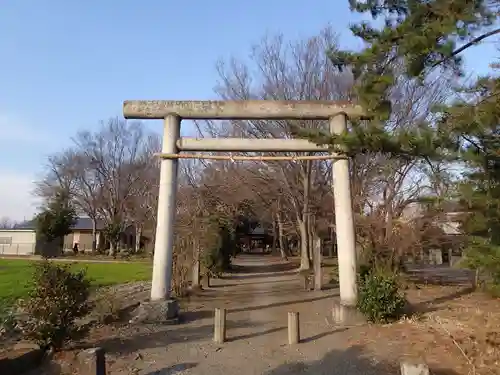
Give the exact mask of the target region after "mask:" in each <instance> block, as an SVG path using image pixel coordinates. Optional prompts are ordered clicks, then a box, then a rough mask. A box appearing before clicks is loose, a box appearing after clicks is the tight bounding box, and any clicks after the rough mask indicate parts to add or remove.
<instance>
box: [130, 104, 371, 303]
mask: <svg viewBox="0 0 500 375" xmlns="http://www.w3.org/2000/svg"><path fill="white" fill-rule="evenodd" d="M123 114H124V117H125V118H126V119H163V120H164V130H163V143H162V155H161V157H162V161H161V168H160V189H159V196H158V218H157V225H156V238H155V247H154V265H153V280H152V286H151V301H152V302H154V301H157V302H161V301H169V299H170V287H171V278H172V267H173V263H172V259H173V246H174V239H173V236H174V220H175V212H176V190H177V173H178V159H179V158H182V155H179V153H180V152H181V151H192V152H195V151H206V152H209V151H219V152H323V153H324V152H325V151H327V150H328V148H327V147H326V146H318V145H316V144H314V143H312V142H310V141H308V140H304V139H244V138H202V139H195V138H182V137H180V127H181V121H182V119H198V120H199V119H205V120H222V119H224V120H257V119H259V120H328V121H329V123H330V132H332V133H341V132H343V131H345V130H346V129H347V118H348V117H351V118H359V117H362V116H364V112H363V109H362V108H361V107H360V106H359V105H355V104H352V103H349V102H334V101H272V100H250V101H169V100H150V101H146V100H137V101H136V100H132V101H125V102H124V104H123ZM276 159H278V158H276ZM297 159H298V158H297ZM332 159H333V158H332ZM333 176H334V177H333V178H335V182H334V184H333V192H334V199H335V226H336V233H337V247H338V263H339V284H340V301H341V305H343V306H346V307H353V306H354V305H355V304H356V302H357V286H356V250H355V233H354V222H353V211H352V197H351V187H350V177H349V160H348V159H347V158H337V160H335V161H334V162H333Z"/></svg>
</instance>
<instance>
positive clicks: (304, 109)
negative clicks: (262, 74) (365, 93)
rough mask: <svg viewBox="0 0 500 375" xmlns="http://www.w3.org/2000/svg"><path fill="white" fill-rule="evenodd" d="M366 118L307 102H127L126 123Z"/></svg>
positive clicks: (340, 104)
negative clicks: (173, 119)
mask: <svg viewBox="0 0 500 375" xmlns="http://www.w3.org/2000/svg"><path fill="white" fill-rule="evenodd" d="M341 113H343V114H345V115H346V116H347V117H350V118H367V117H368V116H367V115H366V113H365V112H364V111H363V108H362V107H361V106H360V105H358V104H355V103H352V102H347V101H306V100H290V101H288V100H287V101H285V100H230V101H211V100H206V101H203V100H181V101H178V100H127V101H125V102H123V115H124V117H125V118H126V119H163V118H165V117H166V116H168V115H177V116H179V117H180V118H182V119H206V120H223V119H226V120H258V119H259V120H288V119H290V120H292V119H295V120H327V119H329V118H331V117H334V116H335V115H338V114H341Z"/></svg>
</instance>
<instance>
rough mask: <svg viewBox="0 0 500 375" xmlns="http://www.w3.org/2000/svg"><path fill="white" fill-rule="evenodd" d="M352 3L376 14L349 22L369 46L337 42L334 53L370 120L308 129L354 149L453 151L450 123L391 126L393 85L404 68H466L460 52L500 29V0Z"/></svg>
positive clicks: (418, 153)
mask: <svg viewBox="0 0 500 375" xmlns="http://www.w3.org/2000/svg"><path fill="white" fill-rule="evenodd" d="M349 4H350V8H351V10H352V11H353V12H355V13H360V14H369V15H371V17H372V19H373V20H374V21H375V22H373V23H370V22H367V21H362V22H359V23H357V24H354V25H352V26H351V31H352V33H353V35H354V36H356V37H358V38H360V39H361V40H362V41H363V42H364V45H365V48H363V49H361V50H360V51H344V50H332V51H330V52H329V54H330V59H331V61H332V62H333V63H334V64H335V65H336V66H337V67H338V68H339V69H340V70H345V69H347V70H349V71H351V72H352V74H353V78H354V83H355V84H354V87H353V91H354V92H353V94H354V96H355V97H356V100H357V101H358V102H359V103H360V104H362V105H363V106H364V108H365V109H366V110H367V112H368V113H369V114H370V116H371V117H372V118H373V120H372V121H370V123H369V124H368V125H366V124H364V123H363V124H362V123H356V122H354V123H353V124H352V129H351V131H350V133H349V134H343V135H340V136H333V137H330V136H325V135H324V134H311V133H308V134H304V133H303V134H304V135H306V136H308V137H309V138H312V140H313V141H316V142H318V143H328V144H332V147H334V145H338V144H343V145H344V146H348V147H347V148H348V149H349V150H350V152H351V153H359V152H363V151H366V150H370V151H381V152H385V153H388V154H393V155H395V156H397V157H402V156H408V157H427V158H441V157H443V154H445V155H446V156H450V153H449V151H450V150H451V151H456V150H457V146H458V145H457V144H456V143H454V142H453V141H456V139H455V138H450V137H449V135H450V134H449V129H447V128H444V127H436V124H429V123H428V122H425V121H423V122H421V123H419V124H415V126H414V127H412V128H411V129H404V130H402V129H398V130H396V131H394V130H388V129H387V128H386V126H385V123H386V121H387V120H388V119H389V118H390V116H391V110H392V108H391V90H392V89H393V88H394V86H395V84H396V81H397V78H398V77H397V76H398V75H400V74H405V75H407V76H408V77H411V78H414V79H415V82H416V83H424V82H425V80H426V79H427V78H428V77H429V75H431V74H432V73H433V72H434V71H435V70H436V69H441V70H443V71H447V72H452V73H454V74H456V75H457V76H458V77H461V76H463V74H464V71H463V65H462V54H461V53H462V52H463V51H464V50H466V49H467V48H469V47H471V46H474V45H476V44H477V43H479V42H480V41H482V40H484V39H485V38H487V37H489V36H492V35H494V34H497V33H500V29H493V28H492V26H493V25H494V23H495V21H496V20H497V17H498V12H497V8H498V5H500V1H498V0H365V1H358V0H349ZM380 21H382V22H380ZM375 24H381V26H380V27H377V26H376V25H375ZM396 68H397V69H396ZM443 150H446V152H443ZM339 151H341V150H339Z"/></svg>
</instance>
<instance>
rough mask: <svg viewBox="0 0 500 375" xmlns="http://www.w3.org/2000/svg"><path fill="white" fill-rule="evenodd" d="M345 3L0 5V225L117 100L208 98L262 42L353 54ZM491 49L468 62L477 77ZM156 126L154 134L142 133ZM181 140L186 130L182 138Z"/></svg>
mask: <svg viewBox="0 0 500 375" xmlns="http://www.w3.org/2000/svg"><path fill="white" fill-rule="evenodd" d="M347 3H348V1H347V0H309V1H307V2H306V1H303V0H273V1H264V0H253V1H250V2H242V1H229V0H214V1H211V2H204V1H193V0H191V1H182V2H181V1H174V0H144V1H137V0H122V1H119V2H118V1H102V0H100V1H98V0H87V1H63V0H51V1H28V0H3V1H2V5H1V7H0V51H1V56H2V57H1V60H0V141H1V148H0V155H1V156H2V157H0V173H1V174H0V175H1V176H2V180H1V181H2V183H1V184H0V217H3V216H8V217H11V218H13V219H17V220H21V219H23V218H24V217H29V216H31V215H32V214H33V212H34V210H35V208H36V205H35V203H34V202H35V201H34V199H33V198H32V197H31V195H30V191H31V189H32V181H33V180H34V179H35V178H36V177H37V175H38V174H39V173H40V172H41V170H42V167H43V163H44V160H45V159H46V157H47V155H48V154H50V153H53V152H55V151H57V150H59V149H61V148H62V147H64V146H65V144H67V143H68V142H69V139H70V137H71V136H72V135H74V134H75V133H76V132H77V131H78V130H80V129H84V128H85V129H96V128H97V127H98V125H99V121H100V120H105V119H107V118H108V117H111V116H116V115H121V106H122V102H123V100H126V99H178V100H182V99H215V98H216V96H215V94H214V93H213V87H214V85H215V83H216V80H217V74H216V70H215V63H216V61H217V60H218V59H220V58H229V57H231V56H236V57H239V58H246V57H247V56H248V55H249V52H250V47H251V45H252V44H254V43H256V42H258V41H259V40H260V39H261V38H262V37H263V36H264V35H265V34H269V33H270V34H274V33H283V34H284V35H285V36H286V37H287V38H289V39H297V38H302V37H308V36H311V35H314V34H316V33H318V32H319V31H320V30H321V29H322V28H324V27H325V26H327V25H328V24H330V25H331V26H332V27H333V29H334V30H336V31H337V32H338V33H339V34H340V40H341V44H342V45H343V46H354V45H359V42H358V41H356V40H354V39H353V38H352V37H351V36H350V35H349V31H348V30H347V26H348V24H349V23H350V22H353V21H355V19H354V18H353V16H352V15H351V14H350V12H349V10H348V6H347ZM493 56H496V50H495V48H494V45H493V44H492V43H487V44H485V45H484V46H481V47H478V48H476V49H474V50H473V51H472V53H468V55H467V65H468V66H469V67H470V68H471V69H474V70H475V71H476V72H478V73H480V72H485V71H486V70H487V68H488V63H489V62H490V61H491V60H492V58H493ZM148 126H150V127H152V128H157V129H158V130H159V129H160V127H159V126H158V124H157V123H152V124H149V125H148ZM188 131H189V130H188Z"/></svg>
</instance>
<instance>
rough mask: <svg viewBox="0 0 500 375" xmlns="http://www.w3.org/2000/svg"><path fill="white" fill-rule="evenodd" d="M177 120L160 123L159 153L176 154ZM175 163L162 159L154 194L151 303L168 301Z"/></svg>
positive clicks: (174, 208)
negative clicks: (160, 151)
mask: <svg viewBox="0 0 500 375" xmlns="http://www.w3.org/2000/svg"><path fill="white" fill-rule="evenodd" d="M180 129H181V118H180V117H179V116H176V115H168V116H166V117H165V119H164V125H163V143H162V153H165V154H176V153H177V152H178V149H177V140H178V139H179V136H180ZM178 168H179V161H178V159H162V160H161V164H160V186H159V193H158V216H157V221H156V240H155V247H154V262H153V280H152V282H151V300H152V301H161V300H168V299H169V298H170V289H171V283H172V271H173V256H174V254H173V252H174V233H173V231H174V222H175V212H176V195H177V172H178Z"/></svg>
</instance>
